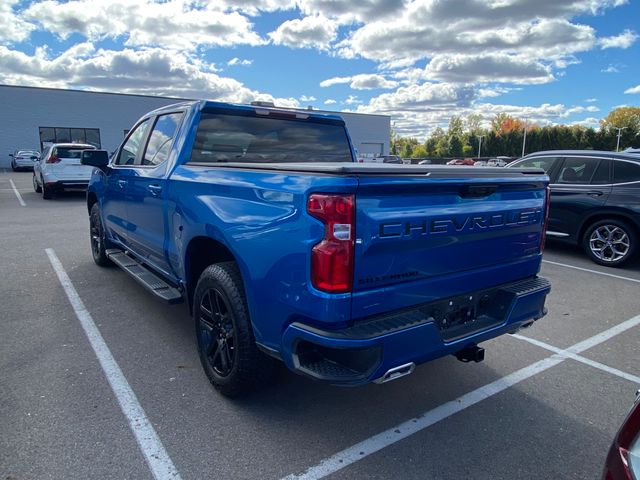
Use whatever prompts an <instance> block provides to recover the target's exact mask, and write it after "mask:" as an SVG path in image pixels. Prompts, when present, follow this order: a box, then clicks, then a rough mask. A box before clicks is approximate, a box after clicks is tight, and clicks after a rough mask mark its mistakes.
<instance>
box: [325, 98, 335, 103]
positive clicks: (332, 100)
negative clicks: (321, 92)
mask: <svg viewBox="0 0 640 480" xmlns="http://www.w3.org/2000/svg"><path fill="white" fill-rule="evenodd" d="M336 103H338V102H336V101H335V100H334V99H333V98H329V99H327V100H325V101H324V104H325V105H335V104H336Z"/></svg>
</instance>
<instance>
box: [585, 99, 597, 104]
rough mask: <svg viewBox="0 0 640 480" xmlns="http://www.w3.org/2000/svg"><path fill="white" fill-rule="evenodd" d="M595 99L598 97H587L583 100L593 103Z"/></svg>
mask: <svg viewBox="0 0 640 480" xmlns="http://www.w3.org/2000/svg"><path fill="white" fill-rule="evenodd" d="M597 101H598V99H597V98H587V99H586V100H585V102H587V103H594V102H597Z"/></svg>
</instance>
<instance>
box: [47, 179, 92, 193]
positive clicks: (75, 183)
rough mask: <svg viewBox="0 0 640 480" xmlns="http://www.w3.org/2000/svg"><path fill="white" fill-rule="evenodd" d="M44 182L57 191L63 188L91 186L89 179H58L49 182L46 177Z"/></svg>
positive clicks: (76, 188)
mask: <svg viewBox="0 0 640 480" xmlns="http://www.w3.org/2000/svg"><path fill="white" fill-rule="evenodd" d="M44 183H45V184H46V185H47V188H50V189H51V190H53V191H56V192H60V191H63V190H86V189H87V187H88V186H89V180H57V181H54V182H48V181H47V180H46V179H45V182H44Z"/></svg>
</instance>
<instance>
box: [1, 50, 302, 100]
mask: <svg viewBox="0 0 640 480" xmlns="http://www.w3.org/2000/svg"><path fill="white" fill-rule="evenodd" d="M0 83H4V84H9V85H37V86H51V87H59V88H79V89H87V90H102V91H109V92H120V93H138V94H147V95H165V96H174V97H180V98H206V99H211V100H221V101H228V102H238V103H249V102H251V101H253V100H268V101H274V103H276V104H277V105H281V106H299V103H298V101H297V100H295V99H291V98H277V99H274V98H273V97H272V96H271V95H268V94H265V93H261V92H258V91H255V90H251V89H249V88H247V87H246V86H244V85H243V84H242V83H241V82H238V81H237V80H234V79H232V78H227V77H221V76H219V75H217V74H215V73H212V72H208V71H205V70H204V69H203V68H202V64H201V62H200V61H198V60H197V59H193V58H191V57H189V56H187V55H184V54H181V53H176V52H171V51H167V50H165V49H161V48H150V49H145V50H139V51H134V50H132V49H125V50H122V51H114V50H102V49H100V50H96V49H95V48H94V46H93V45H92V44H91V43H84V44H79V45H76V46H74V47H73V48H72V49H69V50H67V51H66V52H64V53H62V54H60V55H58V56H57V57H53V58H50V57H49V55H48V54H47V51H46V49H43V48H40V49H38V50H36V52H35V55H33V56H29V55H26V54H24V53H22V52H19V51H16V50H11V49H9V48H8V47H5V46H0Z"/></svg>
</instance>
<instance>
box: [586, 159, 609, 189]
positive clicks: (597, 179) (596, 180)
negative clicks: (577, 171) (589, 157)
mask: <svg viewBox="0 0 640 480" xmlns="http://www.w3.org/2000/svg"><path fill="white" fill-rule="evenodd" d="M610 172H611V160H608V159H606V158H603V159H602V160H600V163H599V164H598V168H596V173H594V174H593V177H592V178H591V185H606V184H607V183H611V178H610Z"/></svg>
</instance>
